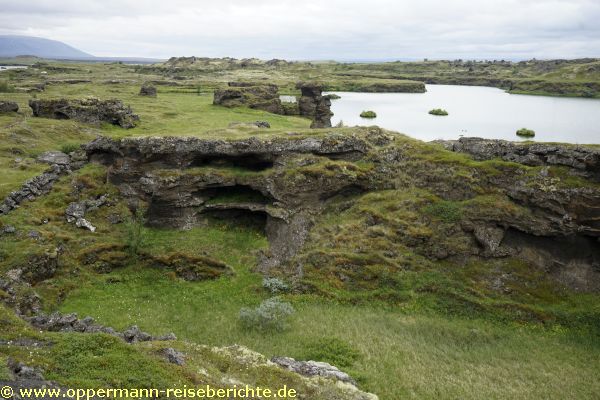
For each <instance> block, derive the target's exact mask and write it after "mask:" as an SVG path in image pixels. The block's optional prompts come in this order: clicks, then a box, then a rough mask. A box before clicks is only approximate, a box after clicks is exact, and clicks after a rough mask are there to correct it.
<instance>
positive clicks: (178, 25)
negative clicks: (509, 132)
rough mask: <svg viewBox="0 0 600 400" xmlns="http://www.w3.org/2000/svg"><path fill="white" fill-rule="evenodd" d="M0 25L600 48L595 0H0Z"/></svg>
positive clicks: (204, 44)
mask: <svg viewBox="0 0 600 400" xmlns="http://www.w3.org/2000/svg"><path fill="white" fill-rule="evenodd" d="M0 34H15V35H31V36H40V37H44V38H49V39H55V40H60V41H64V42H66V43H67V44H70V45H72V46H74V47H77V48H79V49H81V50H83V51H85V52H88V53H91V54H93V55H96V56H137V57H157V58H167V57H170V56H192V55H196V56H210V57H221V56H232V57H238V58H242V57H259V58H263V59H269V58H286V59H337V60H351V59H420V58H425V57H427V58H449V59H454V58H465V59H467V58H469V59H470V58H477V59H481V58H495V59H501V58H506V59H509V58H510V59H524V58H527V59H528V58H532V57H537V58H575V57H600V0H445V1H444V0H357V1H354V0H345V1H342V0H145V1H141V0H121V1H118V0H61V1H57V0H0Z"/></svg>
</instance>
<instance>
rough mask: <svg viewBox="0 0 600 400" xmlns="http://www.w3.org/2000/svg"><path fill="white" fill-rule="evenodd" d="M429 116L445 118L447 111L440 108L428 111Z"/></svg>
mask: <svg viewBox="0 0 600 400" xmlns="http://www.w3.org/2000/svg"><path fill="white" fill-rule="evenodd" d="M429 114H431V115H441V116H445V115H448V111H446V110H443V109H441V108H434V109H433V110H429Z"/></svg>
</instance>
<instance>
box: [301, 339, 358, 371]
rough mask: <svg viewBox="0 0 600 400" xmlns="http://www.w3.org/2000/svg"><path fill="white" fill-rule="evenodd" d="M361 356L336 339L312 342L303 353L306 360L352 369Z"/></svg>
mask: <svg viewBox="0 0 600 400" xmlns="http://www.w3.org/2000/svg"><path fill="white" fill-rule="evenodd" d="M360 356H361V354H360V352H359V351H358V350H356V349H355V348H354V347H352V346H350V345H349V344H348V343H346V342H345V341H344V340H341V339H338V338H336V337H325V338H320V339H317V340H315V341H314V342H310V343H308V344H307V345H306V347H305V349H304V352H303V353H302V358H304V359H305V360H313V361H324V362H327V363H329V364H331V365H335V366H336V367H340V368H348V367H351V366H352V364H354V362H355V361H356V360H358V359H359V358H360Z"/></svg>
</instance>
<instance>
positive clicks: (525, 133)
mask: <svg viewBox="0 0 600 400" xmlns="http://www.w3.org/2000/svg"><path fill="white" fill-rule="evenodd" d="M517 136H523V137H534V136H535V131H533V130H531V129H527V128H521V129H519V130H518V131H517Z"/></svg>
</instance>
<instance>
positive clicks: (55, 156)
mask: <svg viewBox="0 0 600 400" xmlns="http://www.w3.org/2000/svg"><path fill="white" fill-rule="evenodd" d="M37 161H39V162H43V163H46V164H50V165H52V164H58V165H69V164H71V158H70V157H69V156H68V155H67V154H65V153H63V152H62V151H46V152H44V153H42V154H40V155H39V156H38V157H37Z"/></svg>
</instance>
